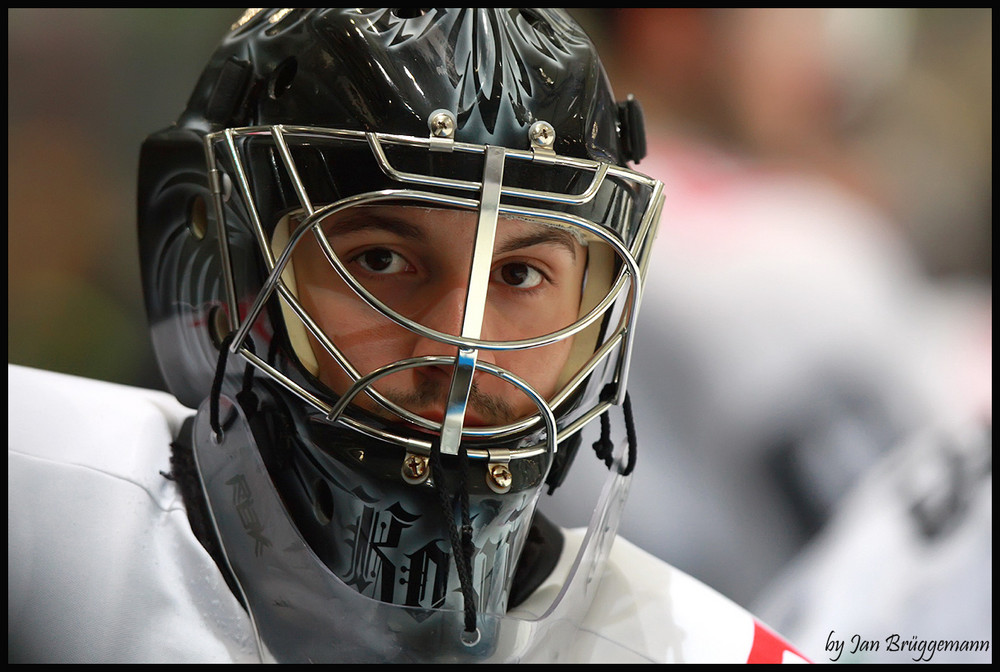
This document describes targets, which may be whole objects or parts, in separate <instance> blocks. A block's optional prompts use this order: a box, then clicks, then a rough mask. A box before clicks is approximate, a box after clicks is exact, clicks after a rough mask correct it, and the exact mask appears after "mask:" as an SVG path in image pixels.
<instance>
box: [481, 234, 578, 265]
mask: <svg viewBox="0 0 1000 672" xmlns="http://www.w3.org/2000/svg"><path fill="white" fill-rule="evenodd" d="M532 245H560V246H562V247H565V248H566V249H567V250H569V252H570V254H572V255H573V259H576V248H577V247H578V243H577V242H576V238H575V237H574V236H573V235H572V234H571V233H569V232H567V231H563V230H561V229H553V228H549V227H544V228H542V229H541V230H538V231H532V232H530V233H526V234H523V235H520V236H513V237H511V238H508V239H507V240H505V241H503V243H502V244H501V245H499V246H498V247H497V249H496V252H495V254H505V253H507V252H514V251H516V250H520V249H522V248H525V247H531V246H532Z"/></svg>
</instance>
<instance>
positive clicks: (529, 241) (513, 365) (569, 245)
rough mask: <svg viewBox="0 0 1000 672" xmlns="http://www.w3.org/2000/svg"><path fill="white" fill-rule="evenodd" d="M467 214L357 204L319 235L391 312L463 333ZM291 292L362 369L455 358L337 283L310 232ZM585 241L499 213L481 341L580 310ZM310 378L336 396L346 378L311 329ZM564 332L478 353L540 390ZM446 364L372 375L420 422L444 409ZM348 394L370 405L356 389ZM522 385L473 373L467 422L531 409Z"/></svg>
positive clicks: (559, 320) (549, 383) (493, 421)
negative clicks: (315, 370)
mask: <svg viewBox="0 0 1000 672" xmlns="http://www.w3.org/2000/svg"><path fill="white" fill-rule="evenodd" d="M476 220H477V213H475V212H471V211H460V210H450V209H441V208H425V207H414V206H365V207H360V208H355V209H352V210H348V211H346V212H343V213H338V214H336V215H332V216H331V217H329V218H327V220H324V221H323V222H322V223H321V228H322V231H323V235H325V237H326V239H327V240H328V241H329V243H330V246H331V247H332V248H333V250H334V251H335V253H336V254H337V256H338V257H339V258H340V259H341V261H342V262H343V263H344V265H345V266H346V267H347V269H348V271H349V272H350V273H351V274H352V275H353V277H354V278H356V279H357V280H358V282H360V284H362V285H363V286H364V287H365V288H366V289H367V290H368V291H370V292H371V293H372V294H373V295H374V296H375V297H377V298H378V299H379V300H381V301H383V302H384V303H386V304H387V305H388V306H389V307H390V308H392V309H393V310H395V311H396V312H398V313H399V314H401V315H403V316H405V317H407V318H409V319H411V320H413V321H415V322H418V323H420V324H422V325H424V326H427V327H430V328H431V329H434V330H436V331H439V332H442V333H446V334H450V335H461V333H462V325H463V315H464V311H465V302H466V296H467V292H468V285H469V272H470V268H471V264H472V250H473V245H474V242H475V236H476ZM293 263H294V267H295V276H296V284H297V287H298V295H299V300H300V302H301V303H302V306H303V307H304V308H305V310H306V311H307V312H308V313H309V315H310V316H312V318H313V320H314V321H315V322H316V323H317V324H318V326H319V327H320V328H321V329H322V330H323V331H324V332H325V333H326V334H327V335H328V336H329V337H330V339H331V340H332V341H333V343H334V344H335V345H336V346H337V347H338V349H340V350H341V351H342V352H343V353H344V355H345V356H346V357H347V358H348V359H349V360H350V361H351V362H352V364H353V365H354V366H355V367H356V368H357V369H358V371H359V372H360V373H361V374H362V375H364V374H367V373H369V372H371V371H373V370H375V369H377V368H379V367H381V366H384V365H386V364H391V363H393V362H397V361H399V360H402V359H407V358H411V357H420V356H424V355H438V356H441V355H443V356H449V357H454V356H455V355H456V348H455V347H454V346H449V345H446V344H444V343H441V342H439V341H436V340H434V339H432V338H428V337H426V336H422V335H420V334H418V333H415V332H413V331H411V330H409V329H407V328H405V327H403V326H401V325H399V324H397V323H395V322H393V321H391V320H389V319H388V318H386V317H385V316H383V315H381V314H380V313H378V312H377V311H376V310H374V309H373V308H372V307H371V306H369V305H368V304H367V303H365V302H364V300H362V299H361V298H360V297H359V296H358V294H357V293H356V292H355V291H354V290H353V289H352V288H351V287H349V286H348V285H347V283H346V282H344V280H343V279H342V278H341V277H340V275H339V274H338V273H337V271H336V269H335V268H334V267H333V266H332V264H331V263H330V261H329V260H328V258H327V257H326V255H325V253H324V250H323V248H322V246H321V244H320V242H319V241H318V240H317V238H316V237H315V236H314V235H312V234H306V235H305V236H303V238H302V239H301V241H300V242H299V244H298V246H297V248H296V250H295V252H294V254H293ZM586 266H587V250H586V248H585V247H584V246H582V245H581V244H580V243H579V242H578V241H577V239H576V238H574V236H572V235H571V234H570V233H568V232H567V231H565V230H562V229H559V228H555V227H551V226H545V225H543V224H540V223H537V222H529V221H524V220H519V219H508V218H504V217H501V218H500V219H499V220H498V222H497V230H496V240H495V245H494V254H493V258H492V261H491V266H490V278H489V288H488V290H487V300H486V308H485V312H484V317H483V323H482V327H481V333H480V338H481V339H482V340H487V341H507V340H520V339H525V338H531V337H535V336H540V335H543V334H548V333H552V332H554V331H557V330H558V329H561V328H563V327H566V326H568V325H570V324H572V323H573V322H575V321H576V319H577V318H578V316H579V310H580V300H581V298H580V297H581V287H582V284H583V278H584V273H585V270H586ZM310 341H311V343H312V346H313V351H314V352H315V354H316V358H317V360H318V363H319V378H320V380H321V381H322V382H323V383H325V384H326V385H327V386H329V387H330V388H331V389H332V390H333V391H334V392H336V393H338V394H342V393H344V391H346V390H347V389H348V388H349V387H350V385H351V384H352V382H353V381H352V379H351V378H350V376H349V375H348V374H347V373H346V372H344V370H343V369H342V368H341V366H340V365H339V364H338V363H337V362H336V360H335V359H334V358H333V356H332V355H331V354H330V353H328V352H327V351H326V350H325V348H323V347H322V346H321V345H320V344H319V342H318V341H317V340H316V339H315V337H314V336H313V335H312V334H310ZM572 341H573V339H572V338H567V339H563V340H561V341H558V342H556V343H553V344H550V345H546V346H543V347H539V348H530V349H523V350H507V351H501V350H487V349H480V350H479V351H478V361H479V362H488V363H491V364H495V365H497V366H499V367H501V368H503V369H506V370H507V371H510V372H511V373H514V374H515V375H517V376H519V377H520V378H522V379H524V380H525V381H526V382H527V383H528V384H529V385H531V386H532V387H533V388H534V390H535V391H536V392H538V393H539V394H540V396H542V397H543V398H546V399H548V398H551V397H552V396H553V395H554V394H555V393H556V392H557V389H556V387H557V381H558V379H559V376H560V373H561V372H562V369H563V367H564V365H565V364H566V361H567V359H568V357H569V353H570V349H571V347H572ZM452 370H453V367H451V366H446V365H437V366H421V367H417V368H414V369H408V370H405V371H400V372H396V373H393V374H390V375H388V376H386V377H384V378H381V379H379V380H377V381H376V382H375V383H374V387H375V388H376V389H377V390H378V391H379V392H380V393H382V394H383V395H385V396H386V397H387V398H388V399H390V400H391V401H393V402H395V403H397V404H399V405H400V406H402V407H404V408H406V409H407V410H409V411H411V412H414V413H416V414H418V415H421V416H423V417H425V418H427V419H428V420H431V421H435V422H440V421H441V419H442V418H443V415H444V409H445V405H446V400H447V397H448V391H449V386H450V382H451V377H452ZM354 401H355V403H357V404H359V405H361V406H363V407H365V408H367V409H368V410H372V411H375V412H380V411H379V407H378V405H377V404H376V403H375V402H374V401H373V400H372V399H371V398H370V397H368V395H366V394H363V393H362V394H359V395H358V396H356V397H355V398H354ZM537 410H538V408H537V406H536V405H535V403H534V402H533V401H531V400H530V399H529V397H528V396H527V395H526V394H524V393H523V392H522V391H520V390H518V389H517V388H516V387H514V386H513V385H511V384H509V383H506V382H504V381H503V380H501V379H500V378H498V377H496V376H494V375H492V374H489V373H485V372H482V371H478V372H476V374H475V375H474V377H473V388H472V391H471V393H470V398H469V403H468V407H467V411H466V417H465V424H466V426H488V425H501V424H506V423H509V422H512V421H514V420H516V419H519V418H522V417H526V416H528V415H531V414H534V413H536V412H537Z"/></svg>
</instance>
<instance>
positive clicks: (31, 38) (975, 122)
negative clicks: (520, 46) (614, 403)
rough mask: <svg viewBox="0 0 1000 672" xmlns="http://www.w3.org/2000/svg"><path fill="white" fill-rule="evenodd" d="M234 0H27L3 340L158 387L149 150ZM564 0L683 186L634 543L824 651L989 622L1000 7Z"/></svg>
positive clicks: (814, 651) (13, 39)
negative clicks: (736, 6) (143, 1)
mask: <svg viewBox="0 0 1000 672" xmlns="http://www.w3.org/2000/svg"><path fill="white" fill-rule="evenodd" d="M239 13H240V11H239V10H235V9H231V8H229V9H199V10H192V9H147V10H142V9H123V10H103V9H8V47H7V48H8V84H7V86H8V131H7V134H8V233H7V241H8V253H7V255H8V309H7V310H8V313H7V315H8V345H7V348H8V349H7V354H8V362H11V363H15V364H22V365H27V366H33V367H39V368H44V369H51V370H55V371H61V372H65V373H71V374H77V375H82V376H88V377H94V378H100V379H104V380H110V381H113V382H120V383H126V384H133V385H140V386H144V387H154V388H157V387H161V386H162V382H161V378H160V375H159V373H158V371H157V368H156V364H155V362H154V360H153V357H152V352H151V349H150V347H149V345H148V342H147V332H146V323H145V316H144V311H143V307H142V299H141V291H140V284H139V273H138V260H137V252H136V239H135V225H134V217H135V212H134V211H135V171H136V167H137V163H138V150H139V145H140V144H141V142H142V140H143V138H144V137H145V136H146V135H147V134H149V133H151V132H153V131H155V130H158V129H160V128H163V127H165V126H167V125H169V124H170V123H171V122H172V121H173V120H174V119H175V118H176V116H177V115H178V114H179V113H180V112H181V110H182V108H183V106H184V104H185V102H186V100H187V97H188V95H189V93H190V91H191V89H192V88H193V86H194V83H195V80H196V78H197V76H198V74H199V73H200V71H201V68H202V67H203V66H204V64H205V63H206V62H207V60H208V58H209V56H210V54H211V52H212V50H213V49H214V47H215V45H216V43H217V42H218V40H219V39H220V38H221V36H222V35H223V34H224V32H225V31H226V30H227V29H228V27H229V25H230V24H231V23H232V21H233V20H235V18H237V16H238V15H239ZM571 13H573V14H574V15H575V16H576V18H578V19H579V20H580V21H581V23H583V25H584V26H585V27H586V28H587V29H588V31H589V32H590V33H591V35H592V37H593V39H594V41H595V42H596V43H597V44H598V46H599V48H600V50H601V53H602V54H603V55H604V58H605V62H606V67H607V69H608V71H609V74H610V75H611V79H612V82H613V84H614V88H615V91H616V93H617V95H618V96H619V97H624V96H625V95H626V94H630V93H631V94H634V95H635V96H636V97H637V98H638V99H639V101H640V102H641V104H642V105H643V108H644V110H645V115H646V122H647V133H648V145H649V155H648V157H647V158H646V159H644V160H643V161H642V162H641V163H640V165H638V166H637V168H638V169H639V170H641V171H644V172H647V173H649V174H651V175H653V176H655V177H657V178H659V179H661V180H663V181H664V183H665V185H666V187H665V194H666V198H667V201H666V206H665V211H664V217H663V221H662V224H661V233H660V235H659V238H658V240H657V247H656V252H655V255H656V256H655V258H654V261H653V264H652V271H651V274H650V277H649V280H648V287H647V292H646V294H645V297H644V303H643V311H644V313H643V315H642V319H641V320H640V322H641V328H640V331H639V333H638V336H637V344H636V356H635V358H634V362H636V365H635V366H634V367H633V375H632V378H631V380H630V391H631V396H632V401H633V405H634V406H635V408H636V417H637V424H638V432H639V444H640V445H639V463H638V466H637V471H636V477H635V479H634V483H633V486H632V487H633V493H632V497H631V499H630V500H629V502H628V504H627V506H626V509H625V513H624V522H623V527H622V531H623V533H624V536H626V537H627V538H629V539H631V540H632V541H633V542H634V543H637V544H638V545H640V546H642V547H643V548H645V549H646V550H648V551H650V552H652V553H654V554H656V555H659V556H660V557H663V558H665V559H666V560H668V561H670V562H672V563H673V564H675V565H677V566H679V567H680V568H681V569H684V570H685V571H688V572H689V573H691V574H693V575H694V576H696V577H698V578H700V579H702V580H704V581H706V582H707V583H709V584H710V585H712V586H714V587H715V588H717V589H719V590H721V591H722V592H723V593H725V594H727V595H729V596H730V597H732V598H733V599H735V600H736V601H738V602H740V603H741V604H743V605H744V606H748V607H751V608H753V609H755V610H757V611H759V612H761V613H762V615H763V616H764V617H765V620H769V622H771V623H772V625H774V626H775V627H777V628H778V629H779V630H781V631H782V632H784V633H786V634H788V635H789V636H790V637H792V639H793V641H796V642H797V643H801V646H802V647H803V648H804V649H806V652H807V653H808V654H810V655H812V656H813V657H814V658H816V659H821V658H822V657H823V653H824V652H823V650H822V648H821V647H822V643H823V641H825V637H826V636H827V633H828V632H829V631H830V630H833V629H836V630H838V631H840V632H844V631H847V630H849V629H852V628H853V630H854V631H857V630H859V629H860V630H866V632H863V633H862V635H863V636H865V637H870V638H876V639H877V638H883V637H885V636H887V635H889V634H891V632H883V631H882V630H883V629H886V628H890V627H891V628H895V631H899V630H900V629H902V630H903V632H902V634H903V635H904V638H907V637H908V636H909V635H910V634H913V635H920V636H928V637H930V636H933V637H939V636H944V635H945V634H949V633H950V634H953V635H955V636H961V637H971V636H973V635H976V634H977V633H981V632H985V633H986V636H987V637H991V633H992V609H991V607H992V569H991V564H992V563H991V560H992V514H991V510H992V490H991V487H992V485H991V484H992V478H991V473H992V466H991V464H992V439H991V426H992V10H991V9H954V10H950V9H949V10H945V9H854V10H848V9H831V10H794V9H784V10H732V9H729V10H710V9H676V10H670V9H623V10H608V9H588V10H584V9H580V10H571ZM15 392H16V391H14V390H9V393H15ZM617 420H618V419H617V418H616V422H617ZM583 452H584V451H583V450H581V455H580V456H579V457H578V458H577V459H578V462H581V461H586V462H587V468H585V467H582V466H581V467H579V468H575V469H574V473H571V479H570V481H569V482H567V484H566V486H564V488H563V489H562V490H561V491H559V492H557V493H556V495H555V496H554V497H552V498H551V501H546V506H547V507H548V510H549V511H550V512H551V513H550V515H552V516H553V517H554V518H556V519H557V520H558V521H559V522H562V523H563V524H584V523H585V522H586V520H587V513H586V512H580V511H578V510H577V509H576V508H574V506H573V504H574V497H573V493H574V492H579V491H581V490H590V489H593V488H594V487H596V485H595V483H597V482H598V481H597V480H596V479H599V478H600V475H599V474H598V473H596V471H594V470H588V468H589V467H592V466H593V464H591V463H594V464H596V460H587V457H588V456H584V455H583ZM958 577H961V580H959V578H958ZM929 614H938V615H939V616H938V617H937V618H935V619H930V617H929V616H928V615H929ZM917 615H921V616H922V617H926V618H925V619H924V620H923V621H921V620H920V619H919V618H917ZM906 627H912V628H914V629H919V628H923V629H922V630H920V631H919V632H917V631H913V632H911V631H909V630H906ZM984 628H985V630H984ZM946 630H947V632H946ZM850 634H853V632H852V633H849V634H848V635H847V636H848V637H849V636H850ZM990 655H991V654H990ZM879 660H884V659H879ZM937 660H940V658H938V659H937ZM956 660H959V661H969V660H971V658H968V657H966V658H961V657H959V658H956ZM841 662H844V661H843V660H842V661H841Z"/></svg>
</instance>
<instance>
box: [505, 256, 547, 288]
mask: <svg viewBox="0 0 1000 672" xmlns="http://www.w3.org/2000/svg"><path fill="white" fill-rule="evenodd" d="M494 279H497V280H499V281H500V282H502V283H504V284H505V285H508V286H510V287H516V288H518V289H533V288H535V287H537V286H538V285H540V284H542V281H543V280H544V279H545V276H544V275H542V273H541V272H540V271H539V270H538V269H536V268H534V267H532V266H529V265H528V264H525V263H521V262H515V263H510V264H504V265H503V266H501V267H500V268H498V269H497V270H496V271H494Z"/></svg>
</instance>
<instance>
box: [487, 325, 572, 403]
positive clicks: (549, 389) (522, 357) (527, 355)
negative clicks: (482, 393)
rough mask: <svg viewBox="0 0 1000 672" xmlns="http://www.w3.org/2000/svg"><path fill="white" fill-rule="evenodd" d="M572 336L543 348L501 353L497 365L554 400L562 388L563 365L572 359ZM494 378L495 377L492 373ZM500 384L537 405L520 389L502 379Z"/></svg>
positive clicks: (527, 401) (498, 381) (546, 397)
mask: <svg viewBox="0 0 1000 672" xmlns="http://www.w3.org/2000/svg"><path fill="white" fill-rule="evenodd" d="M572 345H573V341H572V339H567V340H565V341H560V342H558V343H553V344H552V345H547V346H545V347H543V348H532V349H530V350H521V351H512V352H505V353H502V354H500V355H498V356H497V362H496V363H497V365H498V366H500V367H502V368H504V369H507V370H508V371H510V372H512V373H514V374H515V375H517V376H518V377H519V378H522V379H524V380H525V381H526V382H527V383H528V384H529V385H531V386H532V387H533V388H534V389H535V390H536V391H537V392H538V393H539V394H541V395H542V397H544V398H545V399H551V398H552V397H553V396H554V395H555V393H556V392H558V390H557V389H556V385H557V383H558V381H559V376H560V374H561V373H562V370H563V367H564V366H565V365H566V362H567V360H568V359H569V354H570V350H571V348H572ZM490 377H491V378H493V376H490ZM494 379H495V380H497V383H498V384H500V385H502V386H503V387H504V388H506V389H508V390H511V391H513V393H514V394H515V395H516V396H518V397H521V398H523V399H524V401H525V402H526V403H527V404H529V405H531V407H532V408H534V402H532V401H531V400H530V399H528V398H527V396H526V395H524V394H523V393H522V392H520V391H519V390H516V389H515V388H514V387H513V386H511V385H509V384H508V383H504V382H502V381H500V380H499V379H496V378H494Z"/></svg>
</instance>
